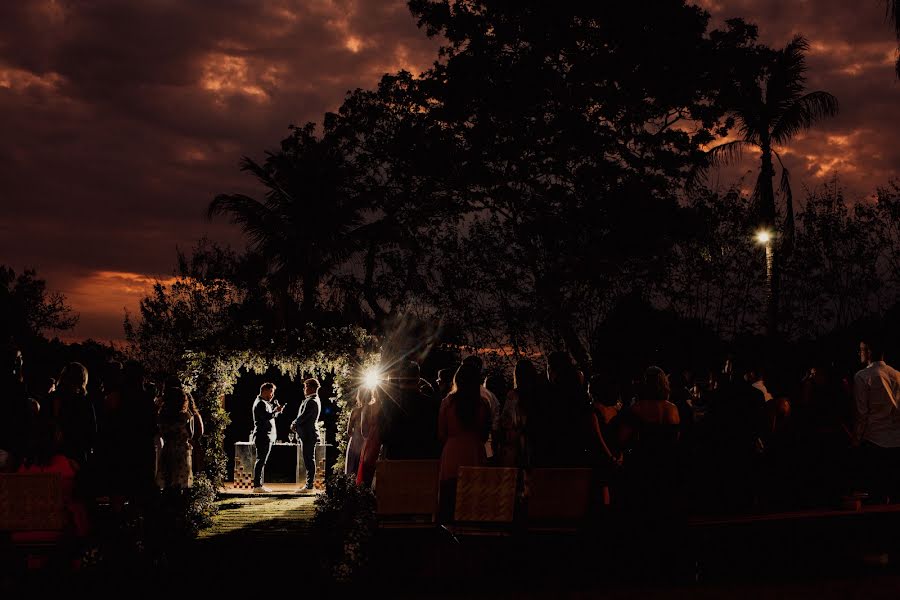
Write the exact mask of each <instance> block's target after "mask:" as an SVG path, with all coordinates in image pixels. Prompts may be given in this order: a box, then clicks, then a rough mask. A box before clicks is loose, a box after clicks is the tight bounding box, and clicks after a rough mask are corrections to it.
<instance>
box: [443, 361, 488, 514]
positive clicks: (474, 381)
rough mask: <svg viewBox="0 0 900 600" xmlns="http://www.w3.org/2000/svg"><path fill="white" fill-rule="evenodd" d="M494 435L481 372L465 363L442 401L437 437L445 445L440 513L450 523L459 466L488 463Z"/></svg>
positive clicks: (474, 465)
mask: <svg viewBox="0 0 900 600" xmlns="http://www.w3.org/2000/svg"><path fill="white" fill-rule="evenodd" d="M490 432H491V409H490V407H489V406H488V404H487V402H486V401H485V400H484V399H483V398H482V396H481V373H480V371H479V369H478V368H477V367H475V366H473V365H469V364H463V365H462V366H461V367H460V368H459V370H458V371H457V372H456V375H455V376H454V377H453V389H452V391H451V392H450V394H449V395H448V396H447V397H446V398H444V400H443V401H442V402H441V409H440V413H439V415H438V437H439V438H440V440H441V443H443V445H444V448H443V450H442V451H441V471H440V481H441V487H440V512H441V518H442V520H445V521H446V520H449V519H450V518H451V517H452V515H453V507H454V505H455V503H456V482H457V471H458V470H459V467H480V466H484V465H485V464H486V463H487V454H486V452H485V449H484V444H485V442H487V439H488V435H489V434H490Z"/></svg>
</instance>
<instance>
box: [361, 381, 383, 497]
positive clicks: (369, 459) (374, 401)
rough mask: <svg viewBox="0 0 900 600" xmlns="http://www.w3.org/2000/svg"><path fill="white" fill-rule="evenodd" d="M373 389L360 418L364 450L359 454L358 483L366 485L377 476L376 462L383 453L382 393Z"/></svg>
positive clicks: (369, 484) (370, 483)
mask: <svg viewBox="0 0 900 600" xmlns="http://www.w3.org/2000/svg"><path fill="white" fill-rule="evenodd" d="M375 392H377V389H376V390H373V393H372V397H371V399H370V400H369V402H368V403H367V404H366V405H365V406H364V407H363V410H362V413H361V414H360V418H359V432H360V433H361V434H362V436H363V440H364V442H363V447H362V452H360V456H359V470H358V471H357V473H356V485H364V486H366V487H368V486H371V485H372V479H374V477H375V464H376V463H377V462H378V456H379V454H380V453H381V401H382V398H381V394H378V393H375Z"/></svg>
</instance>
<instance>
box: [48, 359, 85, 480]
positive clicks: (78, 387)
mask: <svg viewBox="0 0 900 600" xmlns="http://www.w3.org/2000/svg"><path fill="white" fill-rule="evenodd" d="M87 384H88V372H87V369H85V368H84V365H82V364H81V363H77V362H73V363H69V364H68V365H66V367H65V368H63V370H62V373H60V375H59V381H58V383H57V386H56V391H55V392H53V394H51V396H50V398H49V403H50V406H49V407H48V408H49V411H48V414H49V417H50V418H51V419H52V422H53V424H54V426H55V427H56V439H57V443H58V444H59V448H60V450H61V451H62V453H63V454H64V455H65V456H68V457H69V458H71V459H72V460H74V461H75V462H77V463H78V464H79V465H80V466H81V467H82V469H84V468H86V466H87V464H88V463H89V462H90V460H91V458H92V457H93V454H94V445H95V443H96V440H97V416H96V412H95V410H94V405H93V403H92V402H91V399H90V398H88V397H87Z"/></svg>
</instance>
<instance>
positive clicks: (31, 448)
mask: <svg viewBox="0 0 900 600" xmlns="http://www.w3.org/2000/svg"><path fill="white" fill-rule="evenodd" d="M27 429H28V430H29V431H30V433H31V435H30V437H29V440H28V445H27V449H26V451H25V454H24V457H23V460H22V464H21V465H19V468H18V472H19V473H54V474H57V475H59V481H60V488H61V489H60V491H61V493H62V501H63V507H64V509H65V527H64V530H63V531H64V533H63V535H64V536H65V537H64V538H63V540H62V545H63V547H64V548H66V550H67V552H68V553H69V556H70V558H71V559H72V561H73V566H74V567H78V566H79V565H80V551H81V550H82V548H81V544H82V543H83V542H84V540H85V539H86V538H87V536H88V534H89V533H90V530H91V526H90V519H89V516H88V510H87V507H86V505H85V503H84V501H83V499H82V498H81V495H80V493H78V492H77V491H76V480H77V479H78V472H79V470H80V468H81V466H80V465H79V464H78V463H77V462H75V461H74V460H72V459H71V458H69V457H67V456H65V455H64V454H62V453H61V452H60V451H59V447H58V445H57V444H56V426H55V424H54V422H53V420H52V419H51V418H50V415H49V413H44V414H42V415H41V414H34V415H33V416H32V418H31V425H30V426H29V427H28V428H27ZM46 535H47V532H43V531H19V532H14V533H12V534H10V537H11V538H12V541H13V542H14V543H21V544H28V543H38V544H40V543H43V542H46V537H45V536H46Z"/></svg>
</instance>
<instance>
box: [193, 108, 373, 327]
mask: <svg viewBox="0 0 900 600" xmlns="http://www.w3.org/2000/svg"><path fill="white" fill-rule="evenodd" d="M314 128H315V126H314V124H312V123H310V124H307V125H306V126H305V127H303V128H293V132H292V135H291V136H290V137H288V138H287V139H285V140H283V141H282V143H281V150H280V151H279V152H277V153H271V152H268V153H267V158H266V161H265V163H264V164H262V165H260V164H258V163H257V162H255V161H253V160H252V159H250V158H247V157H244V158H243V159H242V161H241V170H242V171H249V172H250V173H252V174H253V175H254V176H256V178H257V180H259V182H260V183H262V184H263V185H264V186H265V187H266V188H267V191H266V194H265V198H264V199H263V200H257V199H255V198H251V197H250V196H246V195H244V194H220V195H218V196H216V197H215V199H214V200H213V201H212V202H211V203H210V205H209V210H208V217H209V218H210V219H212V218H213V217H215V216H217V215H227V216H228V217H229V219H230V221H231V223H234V224H237V225H239V226H240V227H241V229H242V231H243V233H244V235H245V236H246V237H247V239H248V241H249V245H250V248H251V249H252V250H254V251H256V252H258V253H259V254H260V255H261V256H262V257H263V258H264V259H265V261H266V263H267V265H268V279H269V285H270V288H271V292H272V295H273V298H274V301H275V303H276V308H277V310H278V312H279V313H280V318H281V320H282V324H283V325H284V327H285V328H287V327H288V325H289V321H290V318H289V316H288V315H289V314H290V313H291V308H292V306H293V299H292V291H293V290H294V289H295V288H296V287H297V284H298V283H299V284H301V289H302V302H301V305H300V314H301V317H303V318H304V319H309V318H310V317H311V316H312V315H313V314H314V313H315V312H316V310H317V308H318V306H319V285H320V284H321V283H322V281H323V279H324V278H325V277H326V276H327V275H329V274H330V273H332V272H333V271H334V269H335V268H336V267H337V266H338V265H340V264H341V263H342V262H343V261H344V260H345V259H346V258H347V257H348V256H349V255H350V254H351V253H352V252H353V249H354V244H355V243H356V242H355V241H354V238H352V237H351V235H350V232H351V231H353V230H354V229H355V228H356V227H357V226H358V225H359V223H360V215H359V211H358V210H357V209H356V207H355V204H354V200H353V198H352V196H351V195H350V194H349V193H348V190H349V189H350V185H349V182H350V167H349V166H348V164H347V163H346V161H345V160H344V159H343V157H342V156H341V154H340V152H338V151H337V150H336V149H335V148H334V147H333V145H332V144H331V143H330V140H329V139H328V138H327V137H324V138H322V139H319V138H317V137H315V135H314Z"/></svg>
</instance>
